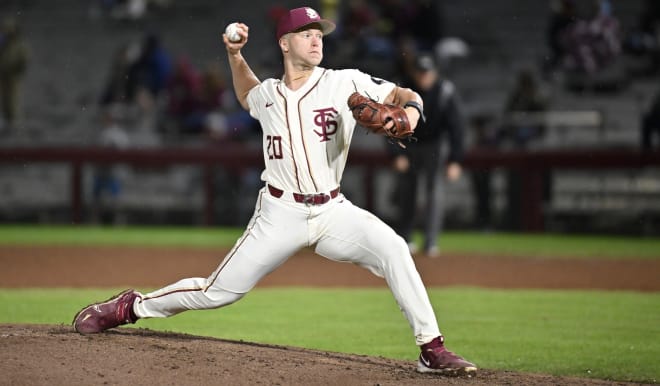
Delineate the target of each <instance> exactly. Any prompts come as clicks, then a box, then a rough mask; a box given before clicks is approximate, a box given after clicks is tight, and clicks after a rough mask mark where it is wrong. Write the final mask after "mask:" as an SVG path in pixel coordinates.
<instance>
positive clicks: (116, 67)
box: [99, 44, 140, 108]
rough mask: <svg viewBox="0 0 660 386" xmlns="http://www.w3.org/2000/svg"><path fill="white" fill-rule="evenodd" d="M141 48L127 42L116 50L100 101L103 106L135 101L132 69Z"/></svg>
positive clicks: (124, 104) (123, 104) (109, 106)
mask: <svg viewBox="0 0 660 386" xmlns="http://www.w3.org/2000/svg"><path fill="white" fill-rule="evenodd" d="M139 49H140V48H139V46H137V45H135V44H127V45H125V46H123V47H120V48H119V49H118V50H117V51H116V52H115V54H114V58H113V60H112V64H111V66H110V71H109V73H108V76H107V79H106V81H105V85H104V87H103V91H102V93H101V98H100V101H99V102H100V104H101V106H104V107H108V108H115V107H119V106H121V107H127V105H130V104H131V103H133V102H134V100H133V95H131V92H132V90H133V89H134V88H135V86H133V85H131V84H130V83H129V82H130V81H131V80H132V79H131V77H130V71H131V68H132V66H133V65H134V64H135V62H136V60H137V57H138V55H139Z"/></svg>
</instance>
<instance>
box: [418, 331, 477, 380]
mask: <svg viewBox="0 0 660 386" xmlns="http://www.w3.org/2000/svg"><path fill="white" fill-rule="evenodd" d="M421 349H422V352H421V353H420V354H419V360H418V361H417V371H418V372H420V373H438V374H442V375H449V376H461V375H467V376H470V375H473V374H475V373H476V372H477V366H476V365H475V364H474V363H470V362H468V361H466V360H465V359H463V358H462V357H460V356H458V355H456V354H454V353H453V352H451V351H449V350H447V349H446V348H445V345H444V337H442V336H439V337H437V338H435V339H433V340H432V341H431V342H429V343H427V344H424V345H422V347H421Z"/></svg>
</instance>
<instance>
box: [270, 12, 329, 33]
mask: <svg viewBox="0 0 660 386" xmlns="http://www.w3.org/2000/svg"><path fill="white" fill-rule="evenodd" d="M310 24H318V25H320V26H321V31H323V34H324V35H327V34H329V33H330V32H332V31H334V30H335V27H336V26H335V23H333V22H331V21H330V20H326V19H321V16H319V14H318V12H316V11H315V10H313V9H312V8H309V7H301V8H295V9H292V10H290V11H289V12H287V13H285V14H284V16H282V17H281V18H280V20H279V22H278V23H277V39H278V40H279V39H280V38H281V37H282V36H283V35H285V34H288V33H289V32H293V31H296V30H299V29H301V28H303V27H306V26H308V25H310Z"/></svg>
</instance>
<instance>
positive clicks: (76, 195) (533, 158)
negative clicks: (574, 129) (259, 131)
mask: <svg viewBox="0 0 660 386" xmlns="http://www.w3.org/2000/svg"><path fill="white" fill-rule="evenodd" d="M39 162H50V163H64V164H69V165H70V167H71V171H72V172H71V181H70V184H71V190H70V191H71V216H72V221H73V222H74V223H80V222H81V221H82V218H83V198H82V168H83V166H84V165H85V164H90V165H101V164H105V165H108V164H128V165H132V166H138V167H148V166H171V165H197V166H199V167H201V168H203V170H204V197H205V199H204V202H205V204H204V220H205V224H206V225H212V224H213V223H214V218H213V208H214V197H215V192H214V185H213V172H214V169H215V168H216V167H222V168H224V169H226V170H228V171H230V172H232V173H237V174H240V173H241V172H242V171H243V170H245V169H247V168H250V167H263V156H262V153H261V151H260V150H259V149H256V150H255V149H254V148H247V147H245V146H242V145H240V144H239V145H237V144H231V145H227V146H217V147H207V148H154V149H129V150H115V149H109V148H102V147H34V148H32V147H30V148H27V147H26V148H0V163H20V164H25V163H39ZM348 162H349V165H357V166H362V167H363V170H364V174H365V175H364V183H365V186H364V187H365V193H366V207H367V209H369V210H373V207H374V194H375V189H374V178H375V172H376V171H377V170H379V169H382V168H386V167H389V159H388V156H387V154H386V153H385V152H382V151H373V150H370V151H366V150H359V151H357V150H356V151H353V152H352V153H351V154H350V155H349V161H348ZM464 165H465V167H466V168H467V169H472V170H483V169H496V168H503V169H515V170H517V171H519V172H520V174H521V180H522V185H521V190H522V192H521V193H522V194H521V196H520V197H523V199H522V200H521V202H520V209H521V210H520V213H521V219H520V220H521V224H522V228H523V230H525V231H530V232H535V231H542V230H543V227H544V221H543V190H544V186H543V184H544V180H543V176H544V174H545V172H546V171H552V170H560V169H571V170H592V169H600V170H617V169H639V168H644V167H659V166H660V152H640V151H636V150H632V149H598V150H590V149H575V150H535V151H513V150H512V151H470V152H468V153H467V154H466V157H465V162H464Z"/></svg>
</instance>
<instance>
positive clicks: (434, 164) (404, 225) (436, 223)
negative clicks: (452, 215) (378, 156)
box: [397, 143, 444, 250]
mask: <svg viewBox="0 0 660 386" xmlns="http://www.w3.org/2000/svg"><path fill="white" fill-rule="evenodd" d="M407 146H408V148H407V149H406V153H405V154H406V155H407V156H408V158H409V159H410V168H409V169H408V171H406V172H404V173H401V174H399V176H398V184H399V186H398V200H397V201H398V205H399V210H400V212H399V213H400V215H399V234H400V235H401V236H402V237H403V238H404V239H405V240H406V241H407V242H410V240H411V236H412V232H413V230H414V227H415V221H416V220H417V216H416V214H417V186H418V183H420V182H421V183H422V184H423V189H424V193H425V195H426V202H425V203H424V205H423V212H422V213H423V216H424V219H423V224H424V249H425V250H428V249H430V248H431V247H434V246H435V245H436V242H437V239H438V236H439V235H440V232H441V231H442V224H443V216H444V211H443V201H444V200H443V192H442V188H443V185H442V182H443V170H444V162H443V161H442V159H441V157H440V150H439V146H438V144H436V143H432V144H420V143H411V144H409V145H407Z"/></svg>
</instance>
